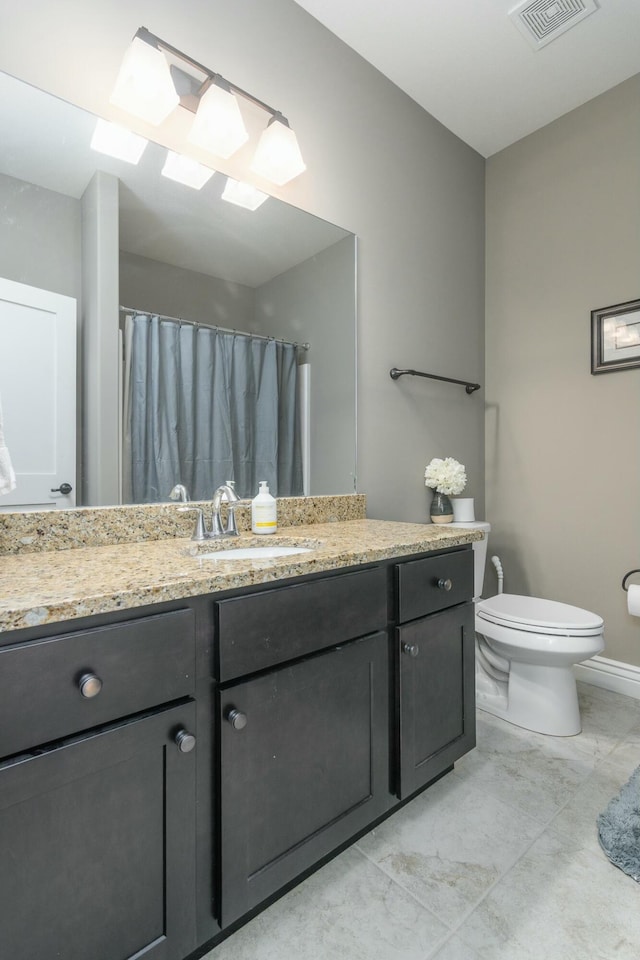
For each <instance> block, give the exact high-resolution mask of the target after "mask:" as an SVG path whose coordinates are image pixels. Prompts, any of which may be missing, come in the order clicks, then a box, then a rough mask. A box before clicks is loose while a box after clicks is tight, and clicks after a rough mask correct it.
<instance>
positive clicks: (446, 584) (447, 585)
mask: <svg viewBox="0 0 640 960" xmlns="http://www.w3.org/2000/svg"><path fill="white" fill-rule="evenodd" d="M438 586H439V587H440V589H441V590H446V591H447V593H448V592H449V590H451V587H452V586H453V580H448V579H447V580H445V579H444V577H440V579H439V580H438Z"/></svg>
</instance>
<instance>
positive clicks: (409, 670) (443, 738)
mask: <svg viewBox="0 0 640 960" xmlns="http://www.w3.org/2000/svg"><path fill="white" fill-rule="evenodd" d="M396 634H397V641H398V648H399V658H400V669H399V710H400V723H399V728H400V771H399V772H400V782H399V791H398V795H399V796H400V798H401V799H404V798H405V797H408V796H410V794H412V793H413V792H414V791H415V790H417V789H419V787H422V786H424V785H425V784H427V783H429V781H431V780H433V779H434V777H437V776H438V775H439V774H441V773H443V772H444V771H445V770H446V769H447V768H448V767H450V766H451V765H452V764H453V762H454V761H455V760H457V759H459V758H460V757H461V756H462V755H463V754H465V753H467V751H468V750H471V748H472V747H474V746H475V742H476V709H475V635H474V617H473V604H472V603H465V604H461V605H460V606H457V607H453V608H451V609H449V610H444V611H442V612H441V613H437V614H433V615H432V616H430V617H424V618H423V619H422V620H415V621H413V622H412V623H409V624H405V626H402V627H398V629H397V631H396Z"/></svg>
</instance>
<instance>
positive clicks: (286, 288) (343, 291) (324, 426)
mask: <svg viewBox="0 0 640 960" xmlns="http://www.w3.org/2000/svg"><path fill="white" fill-rule="evenodd" d="M354 246H355V238H354V237H345V238H344V239H343V240H339V241H338V242H337V243H334V244H332V245H331V246H330V247H327V249H326V250H322V251H321V252H320V253H318V254H316V255H315V256H314V257H310V258H309V260H305V261H304V262H303V263H300V264H297V265H296V266H295V267H292V268H291V269H290V270H287V271H286V272H285V273H282V274H280V276H279V277H275V278H274V279H273V280H270V281H269V282H268V283H264V284H262V286H260V287H257V288H256V320H257V324H258V329H259V330H263V331H265V332H267V331H268V332H269V333H271V334H274V335H275V336H277V337H281V338H283V339H285V340H293V341H294V342H297V343H309V352H308V353H307V354H303V355H301V357H300V359H301V360H302V361H303V362H308V363H310V364H311V400H310V402H311V444H310V447H311V449H310V454H311V455H310V460H311V465H310V483H311V486H310V491H309V492H310V494H312V495H313V494H322V493H327V492H328V491H331V492H332V493H353V492H354V470H355V444H356V431H355V417H354V413H355V405H356V398H355V395H354V394H355V381H354V371H355V366H356V357H355V342H354V337H353V317H354V314H355V309H356V304H355V278H354V272H353V264H354Z"/></svg>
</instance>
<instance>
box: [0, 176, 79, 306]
mask: <svg viewBox="0 0 640 960" xmlns="http://www.w3.org/2000/svg"><path fill="white" fill-rule="evenodd" d="M0 211H2V213H1V214H0V275H1V276H3V277H5V278H6V279H8V280H15V281H16V282H17V283H26V284H28V285H29V286H31V287H40V288H41V289H43V290H51V291H52V292H53V293H61V294H63V295H64V296H67V297H74V298H75V299H76V300H77V301H78V303H79V302H80V293H81V251H82V214H81V208H80V201H79V200H74V199H73V197H66V196H64V195H63V194H61V193H55V192H54V191H53V190H45V189H44V187H37V186H35V185H34V184H33V183H25V181H24V180H17V179H15V178H14V177H8V176H6V175H5V174H2V173H0Z"/></svg>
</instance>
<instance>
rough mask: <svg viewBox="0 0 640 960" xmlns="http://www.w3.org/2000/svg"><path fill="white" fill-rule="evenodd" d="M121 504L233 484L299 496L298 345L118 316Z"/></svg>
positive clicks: (202, 496)
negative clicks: (176, 489) (179, 489)
mask: <svg viewBox="0 0 640 960" xmlns="http://www.w3.org/2000/svg"><path fill="white" fill-rule="evenodd" d="M124 342H125V376H124V431H123V432H124V466H125V469H124V471H123V486H124V491H123V497H124V499H125V500H129V501H131V502H133V503H153V502H157V501H162V500H167V499H168V495H169V491H170V490H171V488H172V487H173V486H174V484H176V483H183V484H184V485H185V486H186V487H187V489H188V491H189V493H190V496H191V498H192V499H193V500H207V499H210V498H211V496H212V494H213V492H214V490H215V489H216V487H218V486H219V485H220V484H221V483H224V482H225V481H226V480H235V483H236V489H237V490H238V493H239V494H240V495H241V496H243V497H252V496H255V494H256V493H257V491H258V481H259V480H267V481H268V483H269V487H270V489H271V492H272V493H273V495H274V496H281V497H286V496H296V495H300V494H301V493H302V458H301V444H300V426H299V411H298V390H297V371H298V368H297V362H296V348H295V345H294V344H292V343H283V342H281V341H276V340H267V339H264V338H259V337H252V336H250V335H248V334H241V333H228V332H223V331H221V330H217V329H216V328H215V327H204V326H196V325H195V324H191V323H180V322H178V321H174V320H166V319H163V318H160V317H158V316H149V315H147V314H136V315H133V316H127V317H126V319H125V336H124Z"/></svg>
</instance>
